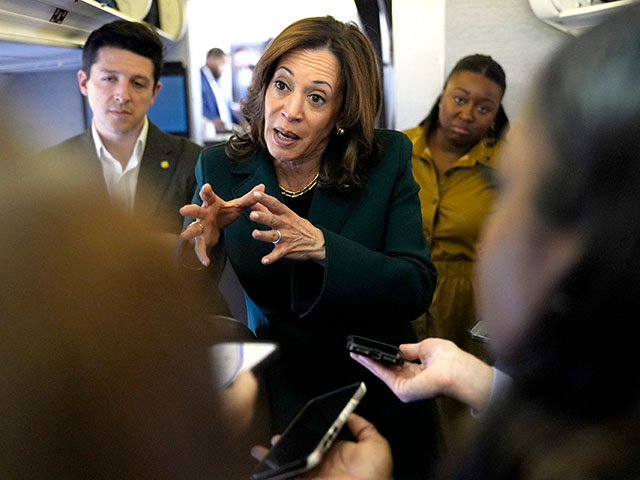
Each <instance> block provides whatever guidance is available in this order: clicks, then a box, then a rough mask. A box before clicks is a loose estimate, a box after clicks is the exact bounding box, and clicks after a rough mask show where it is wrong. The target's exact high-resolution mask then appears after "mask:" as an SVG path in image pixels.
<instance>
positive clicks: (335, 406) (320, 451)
mask: <svg viewBox="0 0 640 480" xmlns="http://www.w3.org/2000/svg"><path fill="white" fill-rule="evenodd" d="M366 391H367V388H366V386H365V384H364V383H363V382H358V383H354V384H353V385H349V386H347V387H344V388H341V389H339V390H334V391H333V392H330V393H327V394H325V395H321V396H319V397H316V398H314V399H312V400H310V401H309V402H308V403H307V404H306V405H305V406H304V408H303V409H302V410H301V411H300V412H299V413H298V415H296V417H295V418H294V419H293V420H292V422H291V423H290V424H289V426H288V427H287V429H286V430H285V431H284V432H283V433H282V436H281V437H280V439H279V440H278V442H277V443H276V444H275V445H274V446H273V447H272V448H271V450H269V453H268V454H267V455H266V456H265V457H264V458H263V459H262V460H261V461H260V463H259V464H258V465H257V466H256V468H255V469H254V470H253V473H252V474H251V479H252V480H267V479H268V480H279V479H284V478H289V477H293V476H296V475H299V474H300V473H302V472H306V471H307V470H311V469H312V468H313V467H315V466H316V465H318V464H319V463H320V461H321V460H322V456H323V455H324V453H325V452H326V451H327V450H329V448H330V447H331V445H332V444H333V441H334V440H335V438H336V437H337V435H338V433H339V432H340V430H341V429H342V427H343V425H344V424H345V423H346V421H347V417H348V416H349V414H350V413H351V412H353V410H354V409H355V408H356V406H357V405H358V403H359V402H360V400H361V399H362V397H363V396H364V394H365V393H366Z"/></svg>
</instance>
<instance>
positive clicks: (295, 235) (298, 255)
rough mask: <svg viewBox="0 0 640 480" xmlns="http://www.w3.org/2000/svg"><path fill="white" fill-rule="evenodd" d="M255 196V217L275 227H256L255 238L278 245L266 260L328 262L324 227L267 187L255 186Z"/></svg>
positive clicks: (258, 220) (264, 260) (252, 216)
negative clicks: (306, 216)
mask: <svg viewBox="0 0 640 480" xmlns="http://www.w3.org/2000/svg"><path fill="white" fill-rule="evenodd" d="M253 198H254V200H255V204H254V205H253V208H252V212H251V215H250V218H251V220H253V221H254V222H258V223H261V224H263V225H266V226H268V227H271V230H258V229H256V230H254V231H253V233H252V235H253V238H255V239H256V240H261V241H263V242H268V243H273V244H274V245H275V247H274V249H273V251H272V252H271V253H270V254H269V255H266V256H264V257H262V263H263V264H265V265H267V264H271V263H273V262H275V261H276V260H279V259H280V258H290V259H292V260H314V261H316V262H318V263H323V262H324V260H325V257H326V252H325V248H324V234H323V233H322V230H320V229H319V228H317V227H315V226H314V225H313V224H312V223H311V222H309V221H308V220H307V219H305V218H302V217H300V216H299V215H297V214H296V213H295V212H294V211H293V210H291V209H290V208H289V207H287V206H286V205H284V204H283V203H282V202H280V201H279V200H278V199H276V198H274V197H272V196H270V195H267V194H266V193H264V189H263V190H262V191H255V190H254V191H253Z"/></svg>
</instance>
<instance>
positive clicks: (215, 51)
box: [207, 47, 227, 58]
mask: <svg viewBox="0 0 640 480" xmlns="http://www.w3.org/2000/svg"><path fill="white" fill-rule="evenodd" d="M226 56H227V54H226V53H224V50H222V49H221V48H217V47H214V48H212V49H211V50H209V51H208V52H207V58H211V57H214V58H220V57H226Z"/></svg>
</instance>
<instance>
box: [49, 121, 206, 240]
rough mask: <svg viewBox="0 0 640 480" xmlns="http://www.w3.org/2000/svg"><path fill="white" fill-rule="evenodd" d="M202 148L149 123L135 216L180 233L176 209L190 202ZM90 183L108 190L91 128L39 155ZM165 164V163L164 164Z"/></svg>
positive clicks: (170, 231)
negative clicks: (68, 169)
mask: <svg viewBox="0 0 640 480" xmlns="http://www.w3.org/2000/svg"><path fill="white" fill-rule="evenodd" d="M201 150H202V147H200V146H199V145H197V144H195V143H193V142H191V141H189V140H188V139H186V138H182V137H177V136H175V135H170V134H168V133H165V132H163V131H162V130H160V129H159V128H158V127H156V126H155V125H154V124H153V123H152V122H151V121H149V134H148V136H147V142H146V144H145V149H144V153H143V155H142V160H141V162H140V173H139V175H138V186H137V189H136V198H135V202H134V213H135V214H136V215H139V216H141V217H145V218H148V219H150V220H151V224H152V225H153V226H154V228H157V230H158V231H159V232H167V233H175V234H178V233H180V231H181V229H182V223H183V221H184V218H183V217H182V215H180V213H178V209H179V208H180V207H182V206H183V205H186V204H187V203H190V202H191V198H192V197H193V192H194V191H195V187H196V180H195V176H194V167H195V164H196V161H197V159H198V155H199V154H200V151H201ZM39 157H40V158H42V159H43V160H44V159H46V160H51V161H54V162H58V163H59V164H61V165H64V166H65V168H73V169H74V170H77V172H78V174H79V175H85V177H86V178H87V181H93V182H94V183H95V185H96V186H98V188H101V189H102V190H101V192H100V193H101V194H104V195H106V194H107V190H106V186H105V183H104V176H103V174H102V165H101V164H100V160H99V159H98V157H97V155H96V147H95V145H94V143H93V137H92V135H91V129H88V130H86V131H85V132H84V133H81V134H80V135H77V136H75V137H72V138H69V139H67V140H65V141H64V142H62V143H60V144H58V145H56V146H53V147H51V148H48V149H46V150H44V151H43V152H41V153H40V154H39ZM163 162H166V163H163Z"/></svg>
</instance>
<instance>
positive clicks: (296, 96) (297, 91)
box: [264, 50, 342, 163]
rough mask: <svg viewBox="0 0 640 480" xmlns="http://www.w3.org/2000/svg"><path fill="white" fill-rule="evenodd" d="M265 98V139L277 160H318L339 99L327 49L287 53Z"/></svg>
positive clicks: (332, 59) (336, 70) (335, 72)
mask: <svg viewBox="0 0 640 480" xmlns="http://www.w3.org/2000/svg"><path fill="white" fill-rule="evenodd" d="M264 100H265V108H264V120H265V122H264V139H265V142H266V144H267V148H268V149H269V153H270V154H271V156H272V157H273V158H274V159H275V160H276V162H294V163H304V162H307V161H317V162H319V161H320V158H321V156H322V153H323V152H324V150H325V149H326V148H327V145H328V144H329V136H330V135H331V132H332V131H333V129H334V127H335V125H336V121H337V118H338V115H339V111H338V110H339V108H340V105H341V100H342V92H341V82H340V64H339V63H338V59H337V58H336V57H335V55H333V53H331V52H329V51H328V50H295V51H292V52H289V53H287V54H286V55H284V56H283V57H282V59H281V60H280V62H279V63H278V66H277V67H276V70H275V72H274V74H273V77H272V78H271V82H270V84H269V85H268V86H267V91H266V94H265V99H264Z"/></svg>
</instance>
